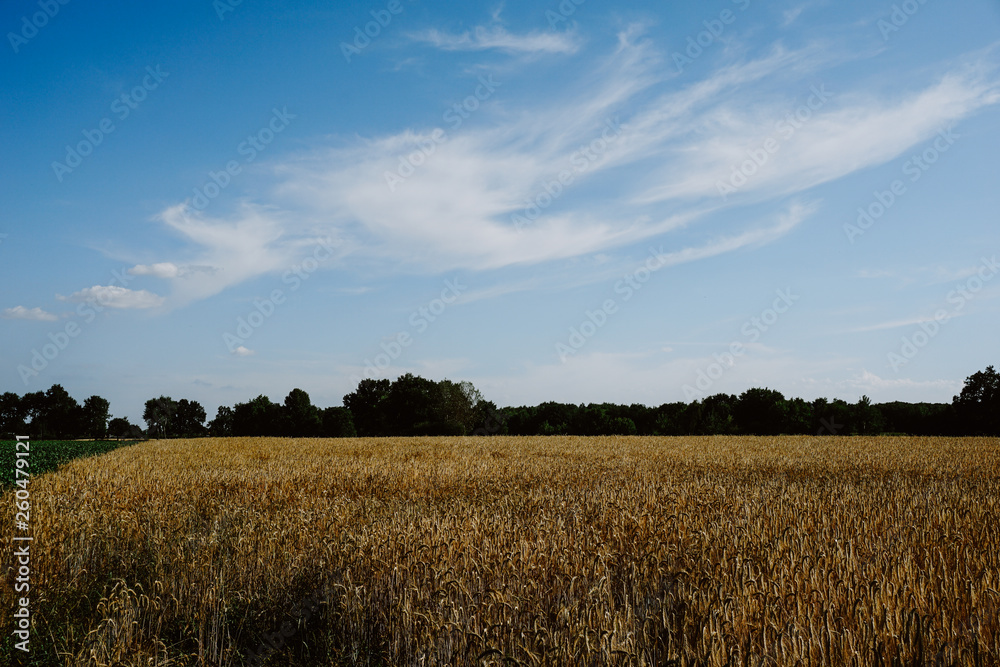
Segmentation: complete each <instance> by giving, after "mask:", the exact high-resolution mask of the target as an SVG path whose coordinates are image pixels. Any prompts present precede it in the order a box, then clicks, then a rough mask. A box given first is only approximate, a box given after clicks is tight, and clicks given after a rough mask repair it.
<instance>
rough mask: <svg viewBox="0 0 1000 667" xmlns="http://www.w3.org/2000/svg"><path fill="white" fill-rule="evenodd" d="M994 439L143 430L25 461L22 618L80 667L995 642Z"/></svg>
mask: <svg viewBox="0 0 1000 667" xmlns="http://www.w3.org/2000/svg"><path fill="white" fill-rule="evenodd" d="M998 450H1000V441H998V440H996V439H987V438H979V439H977V438H964V439H945V438H938V439H933V438H809V437H781V438H744V437H691V438H610V437H609V438H572V437H564V438H416V439H346V440H309V439H305V440H282V439H263V438H241V439H240V438H233V439H207V440H187V441H184V440H176V441H153V442H147V443H141V444H138V445H135V446H132V447H129V448H126V449H122V450H118V451H115V452H112V453H110V454H107V455H105V456H102V457H98V458H94V459H87V460H80V461H75V462H73V463H71V464H70V465H68V466H66V467H65V468H63V469H62V470H60V471H59V472H57V473H54V474H50V475H46V476H42V477H39V478H37V479H35V480H33V481H32V486H31V488H32V500H33V503H34V513H33V520H34V535H35V542H34V543H33V547H32V549H33V552H34V553H33V560H32V568H33V573H32V577H33V591H32V593H33V597H32V604H33V609H34V614H35V615H34V619H33V622H34V625H33V641H38V642H39V646H37V647H36V649H35V650H36V651H44V652H45V655H46V656H49V658H50V663H49V664H64V665H94V666H97V665H108V666H110V665H226V666H228V665H244V664H251V663H252V662H253V660H252V656H253V655H260V656H261V658H262V659H264V660H266V661H265V662H264V663H263V664H274V665H283V664H289V665H290V664H295V665H348V664H351V665H354V664H357V665H426V666H442V667H443V666H445V665H451V666H454V667H457V666H459V665H501V664H524V665H541V664H546V665H574V666H575V665H646V666H650V667H652V666H656V665H671V664H673V665H719V666H721V665H727V664H729V665H765V664H766V665H796V664H799V665H872V664H886V665H890V664H907V665H911V664H915V665H924V664H928V665H930V664H945V665H951V664H957V665H992V664H1000V621H998V609H1000V592H998V591H1000V524H998V521H997V519H998V516H1000V512H998V509H1000V507H998V503H1000V483H998V470H1000V468H998V464H1000V456H998V454H1000V451H998ZM2 502H3V503H4V507H5V508H7V507H12V506H13V496H12V494H11V493H9V492H8V493H6V494H4V495H3V497H2ZM11 515H12V512H8V511H7V510H6V509H5V510H4V512H3V518H2V520H0V527H2V528H3V534H5V535H9V534H10V533H11V531H12V530H13V524H12V519H13V517H12V516H11ZM9 554H10V550H9V549H7V550H5V551H4V559H5V560H4V561H3V563H2V565H3V568H4V571H5V572H6V574H7V580H8V585H6V586H4V587H3V589H2V592H0V614H6V617H5V618H3V620H4V622H5V623H4V627H5V628H6V627H8V626H9V624H10V622H11V619H10V610H11V609H13V608H14V601H13V599H12V596H13V593H12V585H11V582H12V581H13V574H12V573H13V563H12V561H11V559H10V555H9ZM282 630H284V634H281V631H282ZM268 638H270V640H269V639H268ZM266 641H270V642H271V646H270V647H267V648H264V646H266V645H265V644H263V642H266Z"/></svg>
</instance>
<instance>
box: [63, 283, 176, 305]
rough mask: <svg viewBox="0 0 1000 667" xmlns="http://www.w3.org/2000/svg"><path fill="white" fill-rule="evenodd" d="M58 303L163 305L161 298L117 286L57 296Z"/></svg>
mask: <svg viewBox="0 0 1000 667" xmlns="http://www.w3.org/2000/svg"><path fill="white" fill-rule="evenodd" d="M57 298H58V299H59V300H60V301H72V302H75V303H84V302H87V303H96V304H98V305H100V306H104V307H107V308H117V309H121V310H126V309H144V308H157V307H159V306H162V305H163V301H164V299H163V297H162V296H159V295H158V294H153V293H152V292H147V291H146V290H130V289H127V288H125V287H119V286H117V285H94V286H93V287H88V288H86V289H82V290H80V291H79V292H74V293H73V294H71V295H69V296H57Z"/></svg>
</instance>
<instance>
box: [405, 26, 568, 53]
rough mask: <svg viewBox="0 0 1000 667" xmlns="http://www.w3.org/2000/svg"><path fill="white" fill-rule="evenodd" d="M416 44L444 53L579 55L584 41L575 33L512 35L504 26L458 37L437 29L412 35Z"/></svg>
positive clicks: (458, 35) (482, 27) (465, 33)
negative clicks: (499, 52) (422, 44)
mask: <svg viewBox="0 0 1000 667" xmlns="http://www.w3.org/2000/svg"><path fill="white" fill-rule="evenodd" d="M409 37H410V39H412V40H413V41H415V42H422V43H425V44H430V45H431V46H433V47H435V48H438V49H441V50H442V51H486V50H490V49H496V50H498V51H505V52H508V53H529V54H543V53H566V54H572V53H576V52H577V51H578V50H579V48H580V39H579V38H578V37H577V36H576V34H575V33H573V32H561V33H558V32H543V31H533V32H529V33H524V34H520V35H518V34H514V33H511V32H508V31H507V29H506V28H504V27H503V26H500V25H493V26H491V27H489V28H487V27H485V26H476V27H475V28H474V29H473V30H470V31H466V32H462V33H458V34H454V33H447V32H443V31H441V30H437V29H436V28H431V29H429V30H424V31H421V32H415V33H410V35H409Z"/></svg>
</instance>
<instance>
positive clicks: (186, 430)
mask: <svg viewBox="0 0 1000 667" xmlns="http://www.w3.org/2000/svg"><path fill="white" fill-rule="evenodd" d="M205 417H206V415H205V408H203V407H201V403H199V402H198V401H189V400H188V399H186V398H182V399H181V400H179V401H177V410H176V412H175V414H174V419H173V429H174V435H176V436H178V437H182V438H198V437H201V436H203V435H205Z"/></svg>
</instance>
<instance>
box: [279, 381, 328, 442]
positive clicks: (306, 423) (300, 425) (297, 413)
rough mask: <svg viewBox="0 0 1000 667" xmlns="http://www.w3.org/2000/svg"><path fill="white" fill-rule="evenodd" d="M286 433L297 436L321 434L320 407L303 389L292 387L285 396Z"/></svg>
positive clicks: (304, 436) (283, 412) (283, 413)
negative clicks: (314, 403) (313, 402)
mask: <svg viewBox="0 0 1000 667" xmlns="http://www.w3.org/2000/svg"><path fill="white" fill-rule="evenodd" d="M282 416H283V418H284V419H283V421H284V429H283V431H284V434H285V435H290V436H293V437H296V438H312V437H315V436H317V435H319V432H320V430H321V428H322V421H321V419H320V414H319V408H317V407H316V406H315V405H313V404H312V401H311V400H310V399H309V394H307V393H306V392H305V391H303V390H302V389H298V388H296V389H292V390H291V391H290V392H288V396H286V397H285V404H284V406H283V408H282Z"/></svg>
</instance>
